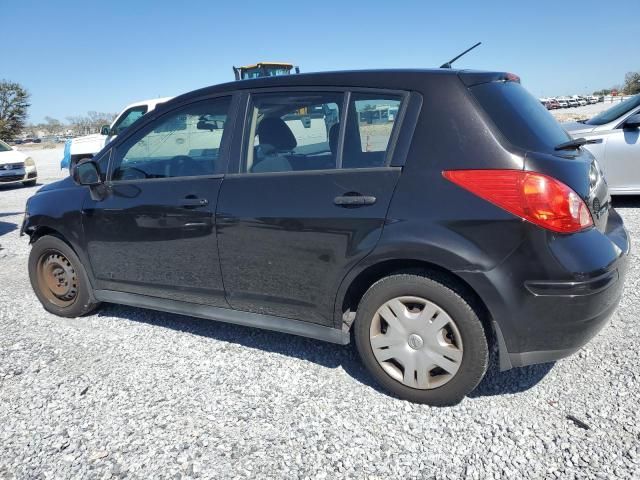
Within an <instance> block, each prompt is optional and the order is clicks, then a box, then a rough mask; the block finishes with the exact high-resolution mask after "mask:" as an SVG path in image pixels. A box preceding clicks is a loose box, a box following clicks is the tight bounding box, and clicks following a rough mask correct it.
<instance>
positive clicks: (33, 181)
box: [22, 180, 37, 187]
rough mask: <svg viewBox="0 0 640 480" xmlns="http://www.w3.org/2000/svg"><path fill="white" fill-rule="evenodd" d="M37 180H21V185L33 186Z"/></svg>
mask: <svg viewBox="0 0 640 480" xmlns="http://www.w3.org/2000/svg"><path fill="white" fill-rule="evenodd" d="M36 182H37V180H27V181H26V182H22V185H24V186H25V187H35V186H36Z"/></svg>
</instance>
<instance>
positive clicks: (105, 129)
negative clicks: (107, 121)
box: [100, 125, 111, 136]
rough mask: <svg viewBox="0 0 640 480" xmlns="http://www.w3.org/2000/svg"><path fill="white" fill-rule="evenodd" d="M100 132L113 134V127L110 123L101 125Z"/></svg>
mask: <svg viewBox="0 0 640 480" xmlns="http://www.w3.org/2000/svg"><path fill="white" fill-rule="evenodd" d="M100 134H101V135H107V136H109V135H111V127H110V126H109V125H102V126H101V127H100Z"/></svg>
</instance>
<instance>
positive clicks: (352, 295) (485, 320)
mask: <svg viewBox="0 0 640 480" xmlns="http://www.w3.org/2000/svg"><path fill="white" fill-rule="evenodd" d="M397 274H415V275H428V276H429V277H431V278H434V279H435V280H438V281H440V282H442V283H443V284H445V285H446V286H447V287H449V288H451V289H452V290H453V291H454V292H456V293H457V294H458V295H460V296H461V297H463V298H464V299H465V300H466V301H467V302H469V304H470V306H471V307H472V308H473V309H474V310H475V311H476V312H477V314H478V317H479V319H480V321H481V322H482V324H483V326H484V330H485V333H486V336H487V342H488V343H489V346H490V348H493V347H494V346H497V347H498V349H499V353H500V357H501V358H502V357H503V351H502V350H503V342H501V341H500V331H499V327H498V325H497V323H496V322H495V321H494V319H493V317H492V315H491V312H490V310H489V308H488V306H487V304H486V302H485V301H484V300H483V299H482V297H480V295H479V294H478V293H477V292H476V291H475V289H474V288H473V287H472V286H471V285H470V284H469V283H468V282H467V281H465V280H464V279H463V278H462V277H460V276H459V275H457V274H456V273H455V272H452V271H451V270H448V269H446V268H444V267H442V266H440V265H437V264H435V263H432V262H429V261H427V260H423V259H415V258H397V259H387V260H381V261H378V262H376V263H373V264H371V265H368V266H366V267H365V268H363V269H362V270H361V271H359V272H358V273H357V275H355V277H354V278H352V279H351V280H350V281H349V282H348V285H343V286H342V287H341V290H342V291H343V293H342V294H340V295H339V297H338V299H337V301H336V311H335V317H336V324H338V325H340V327H341V328H347V329H351V327H352V325H353V322H354V320H355V312H356V310H357V308H358V304H359V303H360V300H361V299H362V297H363V296H364V294H365V293H366V291H367V290H368V289H369V288H370V287H371V286H372V285H373V284H374V283H376V282H377V281H378V280H381V279H382V278H385V277H388V276H391V275H397ZM345 283H346V282H345ZM338 321H339V322H340V323H338ZM504 353H506V352H504ZM507 356H508V355H507Z"/></svg>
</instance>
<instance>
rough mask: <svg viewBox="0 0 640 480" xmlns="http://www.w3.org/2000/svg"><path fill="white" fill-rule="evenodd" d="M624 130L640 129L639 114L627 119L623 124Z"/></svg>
mask: <svg viewBox="0 0 640 480" xmlns="http://www.w3.org/2000/svg"><path fill="white" fill-rule="evenodd" d="M624 128H640V113H636V114H635V115H631V116H630V117H629V118H627V120H626V121H625V122H624Z"/></svg>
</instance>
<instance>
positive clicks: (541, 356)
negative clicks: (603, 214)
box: [460, 211, 630, 370]
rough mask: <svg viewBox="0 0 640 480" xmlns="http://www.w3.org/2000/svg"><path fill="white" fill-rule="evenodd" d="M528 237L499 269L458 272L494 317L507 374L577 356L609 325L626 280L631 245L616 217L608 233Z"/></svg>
mask: <svg viewBox="0 0 640 480" xmlns="http://www.w3.org/2000/svg"><path fill="white" fill-rule="evenodd" d="M530 233H531V235H529V236H528V238H526V240H525V241H524V242H523V244H522V245H521V246H520V247H519V248H518V250H517V251H515V252H513V254H512V255H510V257H509V258H507V259H505V261H504V262H503V263H501V264H500V265H499V266H498V267H496V268H495V269H493V270H491V271H488V272H460V275H461V276H462V277H463V278H464V279H465V280H467V281H468V282H469V284H471V286H472V287H473V288H474V289H475V290H476V292H477V293H478V294H479V295H480V297H481V298H482V299H483V300H484V301H485V303H486V305H487V308H488V309H489V312H490V313H491V316H492V318H493V321H494V326H495V333H496V337H497V340H498V346H499V350H500V367H501V369H502V370H506V369H509V368H512V367H521V366H525V365H531V364H536V363H546V362H552V361H555V360H558V359H561V358H563V357H566V356H569V355H571V354H572V353H574V352H576V351H577V350H579V349H580V348H581V347H582V346H583V345H585V344H586V343H587V342H588V341H589V340H591V338H593V337H594V336H595V335H596V334H597V333H598V332H599V331H600V330H601V329H602V328H603V327H604V326H605V325H606V324H607V322H608V320H609V319H610V318H611V315H612V314H613V312H614V311H615V309H616V307H617V305H618V303H619V302H620V298H621V296H622V292H623V287H624V281H625V278H626V273H627V266H628V265H627V264H628V253H629V248H630V244H629V238H628V235H627V232H626V230H625V228H624V225H623V224H622V220H621V219H620V217H619V216H618V215H617V213H615V212H614V211H612V214H611V215H610V222H609V229H608V231H607V232H605V233H601V232H598V231H597V230H595V229H593V230H591V231H588V232H583V233H579V234H575V235H570V236H557V235H553V234H550V233H548V232H543V231H540V230H538V231H537V232H536V231H535V230H534V229H532V230H531V232H530Z"/></svg>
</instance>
